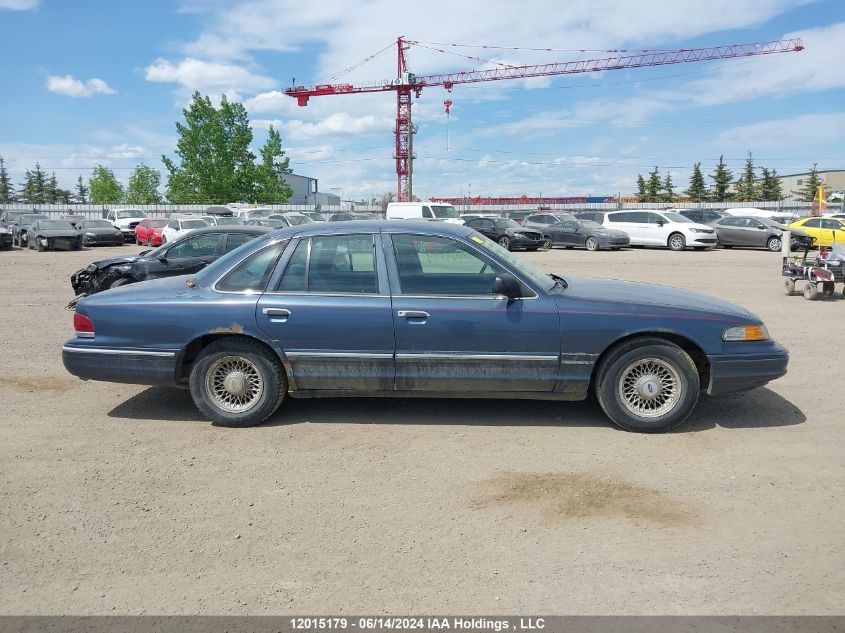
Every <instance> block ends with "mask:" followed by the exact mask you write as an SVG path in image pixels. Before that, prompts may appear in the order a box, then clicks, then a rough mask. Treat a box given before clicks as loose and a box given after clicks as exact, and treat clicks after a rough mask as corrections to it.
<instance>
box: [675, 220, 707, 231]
mask: <svg viewBox="0 0 845 633" xmlns="http://www.w3.org/2000/svg"><path fill="white" fill-rule="evenodd" d="M677 224H683V226H685V227H687V228H688V229H703V230H706V231H707V232H708V233H715V232H716V230H715V229H714V228H713V227H712V226H710V225H709V224H701V222H677Z"/></svg>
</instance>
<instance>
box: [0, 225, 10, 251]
mask: <svg viewBox="0 0 845 633" xmlns="http://www.w3.org/2000/svg"><path fill="white" fill-rule="evenodd" d="M0 250H4V251H10V250H12V231H11V229H9V228H8V227H7V226H5V225H3V224H0Z"/></svg>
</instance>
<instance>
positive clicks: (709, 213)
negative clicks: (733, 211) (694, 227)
mask: <svg viewBox="0 0 845 633" xmlns="http://www.w3.org/2000/svg"><path fill="white" fill-rule="evenodd" d="M677 212H678V213H680V214H681V215H682V216H684V217H685V218H687V219H689V220H692V221H693V222H695V223H697V224H706V225H707V226H714V225H715V224H716V223H717V222H718V221H719V220H721V219H722V218H727V217H729V216H728V214H727V213H724V212H722V211H714V210H713V209H678V210H677Z"/></svg>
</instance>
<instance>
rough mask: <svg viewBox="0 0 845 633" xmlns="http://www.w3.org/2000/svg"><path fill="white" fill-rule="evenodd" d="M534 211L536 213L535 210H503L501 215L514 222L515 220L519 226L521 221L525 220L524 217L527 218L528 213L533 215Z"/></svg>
mask: <svg viewBox="0 0 845 633" xmlns="http://www.w3.org/2000/svg"><path fill="white" fill-rule="evenodd" d="M535 213H537V212H536V211H505V212H504V213H503V215H504V216H505V217H506V218H509V219H511V220H513V221H514V222H516V223H517V224H519V225H520V226H521V225H522V223H523V222H525V218H527V217H528V216H529V215H533V214H535Z"/></svg>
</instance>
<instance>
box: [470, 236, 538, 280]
mask: <svg viewBox="0 0 845 633" xmlns="http://www.w3.org/2000/svg"><path fill="white" fill-rule="evenodd" d="M469 237H470V239H471V240H472V241H473V242H475V243H476V244H478V245H479V246H480V247H482V248H483V249H484V250H486V251H489V252H490V253H493V254H494V255H495V256H496V257H498V258H499V259H502V260H504V261H506V262H507V263H508V264H509V265H510V266H511V268H513V269H514V270H516V271H518V272H519V273H521V274H522V275H525V276H526V277H527V278H528V279H530V280H531V281H533V282H534V283H535V284H537V285H538V286H540V287H541V288H542V289H543V290H545V291H546V292H548V291H549V290H551V289H552V288H553V287H554V285H555V280H554V279H552V278H551V277H550V276H549V275H547V274H546V273H544V272H543V271H542V270H539V269H537V268H534V266H531V265H530V264H528V263H526V262H525V261H524V260H522V259H519V258H518V257H516V256H514V254H513V253H511V252H510V251H509V250H507V249H506V248H502V247H501V246H499V245H498V244H497V243H496V242H494V241H493V240H490V239H487V238H486V237H484V236H482V235H480V234H479V233H472V234H470V236H469Z"/></svg>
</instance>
